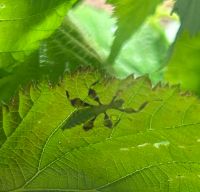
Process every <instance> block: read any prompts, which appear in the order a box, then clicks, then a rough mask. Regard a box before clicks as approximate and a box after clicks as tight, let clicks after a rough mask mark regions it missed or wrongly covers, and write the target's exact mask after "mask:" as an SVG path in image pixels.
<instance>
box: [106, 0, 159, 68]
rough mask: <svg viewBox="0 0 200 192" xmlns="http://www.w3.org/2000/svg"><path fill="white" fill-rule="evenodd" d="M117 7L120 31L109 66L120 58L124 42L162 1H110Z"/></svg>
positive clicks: (109, 58) (117, 34) (109, 0)
mask: <svg viewBox="0 0 200 192" xmlns="http://www.w3.org/2000/svg"><path fill="white" fill-rule="evenodd" d="M108 2H109V3H113V4H114V5H115V15H116V16H117V17H118V29H117V31H116V33H115V36H116V37H115V40H114V42H113V45H112V49H111V53H110V55H109V57H108V64H112V63H113V62H114V61H115V59H116V57H117V56H118V54H119V52H120V50H121V48H122V46H123V44H124V42H126V41H127V40H128V39H129V38H130V37H131V36H132V35H133V33H134V32H135V31H136V30H137V29H138V28H139V27H140V26H141V25H142V23H143V22H144V21H145V19H146V18H147V17H148V16H150V15H151V14H152V13H153V12H154V11H155V9H156V7H157V5H158V4H159V3H160V2H162V0H153V1H152V0H135V1H133V0H123V1H121V0H108Z"/></svg>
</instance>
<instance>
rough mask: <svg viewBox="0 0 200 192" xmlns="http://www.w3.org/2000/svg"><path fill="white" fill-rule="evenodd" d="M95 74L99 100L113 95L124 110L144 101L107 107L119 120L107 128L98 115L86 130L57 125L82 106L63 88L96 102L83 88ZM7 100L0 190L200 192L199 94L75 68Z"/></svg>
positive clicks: (104, 99)
mask: <svg viewBox="0 0 200 192" xmlns="http://www.w3.org/2000/svg"><path fill="white" fill-rule="evenodd" d="M97 80H99V81H98V82H97V83H96V84H95V85H93V87H92V89H94V90H96V92H97V94H98V96H99V98H100V100H101V101H102V103H104V104H106V103H109V102H110V101H111V100H112V98H113V96H114V95H117V98H118V99H119V98H120V99H123V100H124V101H125V103H124V108H126V107H132V108H138V107H139V106H140V105H141V104H142V103H144V102H146V101H149V103H148V105H147V106H146V107H145V108H144V109H143V110H142V111H141V112H139V113H135V114H127V113H124V112H119V111H117V110H114V109H110V110H108V111H107V113H108V115H109V116H110V117H111V119H112V121H113V122H117V121H118V120H120V121H119V122H118V124H116V126H115V127H114V128H112V129H109V128H107V127H105V126H104V124H103V123H104V120H103V119H104V116H103V115H99V116H98V117H97V119H96V121H95V123H94V128H93V129H91V130H90V131H87V132H86V131H84V130H83V129H82V125H76V122H78V121H79V118H80V117H79V118H78V117H77V118H76V117H74V122H75V125H76V126H75V127H72V128H71V129H66V130H64V131H63V130H62V129H61V128H62V127H64V126H65V125H66V123H67V121H68V120H69V119H70V118H71V117H72V113H74V112H75V111H77V110H78V111H79V112H80V110H81V109H75V108H74V107H72V105H71V104H70V102H69V101H68V100H67V98H66V95H65V91H66V90H67V91H68V92H69V94H70V96H71V98H75V97H80V98H81V99H83V100H85V101H87V102H89V103H93V104H95V101H93V100H92V99H90V98H89V97H88V96H87V92H88V89H89V87H90V86H91V84H93V83H94V82H96V81H97ZM12 103H13V104H11V105H9V106H4V107H3V111H4V112H3V116H6V117H7V118H6V119H7V120H6V123H5V118H3V119H2V117H1V119H0V125H1V127H0V130H1V131H2V130H3V131H4V136H1V137H0V139H1V142H0V143H1V148H0V191H20V192H21V191H42V192H44V191H109V192H110V191H119V192H120V191H137V192H144V191H148V192H155V191H160V192H162V191H170V192H175V191H181V192H186V191H192V192H195V191H197V192H198V191H199V190H200V180H199V175H200V162H199V147H200V122H199V118H198V116H197V115H196V114H198V113H199V110H200V105H199V100H197V99H196V98H195V97H192V96H188V95H186V94H184V93H182V94H180V90H179V88H177V87H173V88H168V87H160V86H158V87H156V88H155V89H154V90H152V88H151V85H150V83H149V82H148V80H147V79H146V78H140V79H137V80H134V79H133V78H132V77H130V78H128V79H126V80H123V81H119V80H116V79H102V77H101V76H100V75H99V74H98V73H94V72H88V71H81V72H79V73H76V74H72V75H67V76H66V78H65V80H63V82H61V83H60V84H59V86H56V87H53V88H52V87H50V86H49V85H48V84H47V83H45V82H44V83H41V84H40V85H38V86H30V87H29V89H26V90H21V92H20V94H19V97H18V98H16V99H14V100H13V101H12ZM17 109H18V110H17ZM12 112H14V113H15V114H16V115H17V114H18V115H17V116H18V117H19V119H18V120H19V121H17V122H16V121H15V120H16V118H14V117H15V116H14V115H11V114H12ZM88 112H89V113H93V112H94V111H91V110H88ZM85 115H86V116H87V114H84V116H85ZM81 118H83V116H81ZM20 119H21V120H20ZM83 120H84V119H83ZM2 121H3V124H2V123H1V122H2ZM13 122H15V123H13ZM2 126H3V127H2ZM7 133H9V134H7ZM1 135H3V134H1Z"/></svg>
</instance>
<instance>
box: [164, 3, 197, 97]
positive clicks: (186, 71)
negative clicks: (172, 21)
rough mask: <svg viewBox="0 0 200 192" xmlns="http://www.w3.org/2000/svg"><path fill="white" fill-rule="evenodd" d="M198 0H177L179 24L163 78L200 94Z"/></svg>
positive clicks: (175, 9) (176, 8) (176, 10)
mask: <svg viewBox="0 0 200 192" xmlns="http://www.w3.org/2000/svg"><path fill="white" fill-rule="evenodd" d="M199 8H200V1H196V0H191V1H187V0H177V2H176V4H175V8H174V11H175V12H176V13H177V14H178V15H179V16H180V20H181V26H180V30H179V32H178V35H177V38H176V41H175V42H174V44H173V46H172V48H171V55H170V59H169V62H168V65H167V68H166V74H165V80H166V81H167V82H170V83H171V84H180V85H181V87H182V88H184V89H185V90H190V91H193V92H194V93H196V94H198V95H200V63H199V61H200V33H199V31H200V20H199Z"/></svg>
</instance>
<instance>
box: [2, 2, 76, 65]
mask: <svg viewBox="0 0 200 192" xmlns="http://www.w3.org/2000/svg"><path fill="white" fill-rule="evenodd" d="M74 2H75V0H34V1H31V0H20V1H18V0H3V1H1V4H0V22H1V24H0V68H3V67H8V66H9V67H10V65H14V64H16V63H15V60H18V61H22V60H24V56H25V55H27V54H29V53H30V52H32V51H33V50H35V49H36V48H38V46H39V42H40V40H42V39H44V38H47V37H48V36H50V34H52V33H53V31H54V30H55V29H56V28H58V26H59V25H60V24H61V22H62V19H63V17H64V15H65V14H66V11H67V9H69V8H70V7H71V6H72V5H73V3H74Z"/></svg>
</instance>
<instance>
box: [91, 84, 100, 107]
mask: <svg viewBox="0 0 200 192" xmlns="http://www.w3.org/2000/svg"><path fill="white" fill-rule="evenodd" d="M88 96H89V97H90V98H91V99H93V100H94V101H96V102H97V103H98V104H99V105H102V103H101V101H100V99H99V96H98V95H97V93H96V91H95V90H94V89H92V88H90V89H89V91H88Z"/></svg>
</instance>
